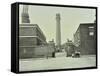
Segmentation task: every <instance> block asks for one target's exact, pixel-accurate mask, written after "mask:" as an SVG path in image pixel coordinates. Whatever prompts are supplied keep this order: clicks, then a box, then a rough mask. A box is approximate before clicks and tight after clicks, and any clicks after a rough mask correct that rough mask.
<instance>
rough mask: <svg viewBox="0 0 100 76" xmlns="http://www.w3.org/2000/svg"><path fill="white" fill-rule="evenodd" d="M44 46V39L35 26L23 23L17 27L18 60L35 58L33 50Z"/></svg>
mask: <svg viewBox="0 0 100 76" xmlns="http://www.w3.org/2000/svg"><path fill="white" fill-rule="evenodd" d="M46 44H47V42H46V37H45V36H44V34H43V32H42V31H41V29H40V28H39V26H38V25H37V24H28V23H24V24H20V25H19V56H20V58H30V57H35V56H36V54H35V53H34V49H35V48H36V47H38V46H41V45H46Z"/></svg>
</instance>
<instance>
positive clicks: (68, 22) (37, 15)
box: [19, 5, 95, 43]
mask: <svg viewBox="0 0 100 76" xmlns="http://www.w3.org/2000/svg"><path fill="white" fill-rule="evenodd" d="M28 7H29V10H28V12H29V17H30V21H31V22H30V23H31V24H38V26H39V27H40V28H41V30H42V31H43V33H44V35H45V36H46V40H47V41H50V40H52V39H54V41H56V40H55V39H56V13H60V16H61V43H65V42H66V41H67V38H69V39H70V40H73V34H74V33H75V31H76V30H77V28H78V26H79V24H80V23H93V22H94V20H95V9H86V8H72V7H70V8H69V7H51V6H35V5H29V6H28ZM21 13H22V5H20V11H19V16H20V17H19V18H20V19H19V20H20V23H21Z"/></svg>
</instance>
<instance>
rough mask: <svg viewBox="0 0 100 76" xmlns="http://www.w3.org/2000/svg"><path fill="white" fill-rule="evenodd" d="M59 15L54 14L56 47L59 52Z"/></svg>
mask: <svg viewBox="0 0 100 76" xmlns="http://www.w3.org/2000/svg"><path fill="white" fill-rule="evenodd" d="M60 19H61V18H60V14H59V13H57V14H56V46H57V51H61V30H60V29H61V27H60Z"/></svg>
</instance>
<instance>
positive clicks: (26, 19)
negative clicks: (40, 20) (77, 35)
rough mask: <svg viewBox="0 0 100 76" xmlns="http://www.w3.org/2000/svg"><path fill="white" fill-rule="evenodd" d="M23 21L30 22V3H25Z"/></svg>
mask: <svg viewBox="0 0 100 76" xmlns="http://www.w3.org/2000/svg"><path fill="white" fill-rule="evenodd" d="M22 23H30V19H29V14H28V5H23V11H22Z"/></svg>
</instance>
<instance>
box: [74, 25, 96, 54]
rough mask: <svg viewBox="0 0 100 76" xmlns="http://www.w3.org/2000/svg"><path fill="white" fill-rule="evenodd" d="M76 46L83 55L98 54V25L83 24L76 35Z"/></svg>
mask: <svg viewBox="0 0 100 76" xmlns="http://www.w3.org/2000/svg"><path fill="white" fill-rule="evenodd" d="M74 44H75V46H76V47H77V48H78V49H77V50H78V51H79V52H80V54H82V55H92V54H96V23H82V24H80V25H79V27H78V29H77V31H76V32H75V34H74Z"/></svg>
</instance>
